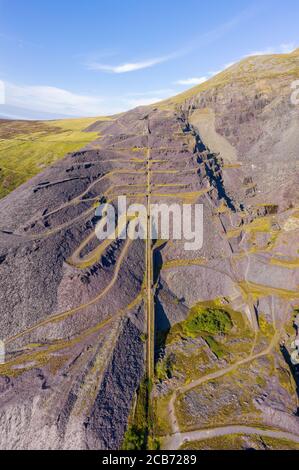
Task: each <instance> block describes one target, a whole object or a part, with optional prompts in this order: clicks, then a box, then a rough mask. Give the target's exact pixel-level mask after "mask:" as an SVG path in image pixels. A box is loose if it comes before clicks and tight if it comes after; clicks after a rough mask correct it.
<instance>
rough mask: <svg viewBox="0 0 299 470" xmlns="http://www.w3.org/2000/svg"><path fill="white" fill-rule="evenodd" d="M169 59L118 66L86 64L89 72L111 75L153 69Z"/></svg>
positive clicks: (160, 58)
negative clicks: (100, 71) (108, 73)
mask: <svg viewBox="0 0 299 470" xmlns="http://www.w3.org/2000/svg"><path fill="white" fill-rule="evenodd" d="M170 58H172V55H169V56H165V57H157V58H155V59H148V60H142V61H140V62H128V63H126V64H120V65H106V64H99V63H97V62H92V63H90V64H88V68H89V69H90V70H102V71H104V72H111V73H127V72H133V71H135V70H141V69H147V68H149V67H153V66H154V65H157V64H161V63H163V62H166V61H167V60H169V59H170Z"/></svg>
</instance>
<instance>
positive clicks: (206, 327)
mask: <svg viewBox="0 0 299 470" xmlns="http://www.w3.org/2000/svg"><path fill="white" fill-rule="evenodd" d="M232 326H233V323H232V320H231V317H230V315H229V314H228V313H227V312H226V311H225V310H223V309H221V308H211V307H209V308H206V309H204V310H203V309H202V307H200V306H198V305H195V306H194V307H192V309H191V311H190V315H189V317H188V318H187V320H186V321H185V322H184V325H183V330H184V333H185V334H187V335H188V336H193V337H194V336H197V335H198V334H200V332H207V333H211V334H223V333H227V332H228V331H229V330H230V329H231V328H232Z"/></svg>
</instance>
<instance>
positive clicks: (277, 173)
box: [0, 51, 299, 449]
mask: <svg viewBox="0 0 299 470" xmlns="http://www.w3.org/2000/svg"><path fill="white" fill-rule="evenodd" d="M298 70H299V53H298V51H297V52H296V53H293V54H289V55H284V56H267V57H255V58H250V59H246V60H245V61H243V62H241V63H240V64H237V65H235V66H233V67H232V68H230V69H228V70H226V71H225V72H223V73H222V74H220V75H219V76H217V77H215V78H214V79H212V80H211V81H209V82H207V84H203V85H202V86H200V87H199V88H195V89H193V90H190V91H189V92H187V93H186V94H183V95H179V96H178V97H175V98H174V99H172V100H168V101H166V102H163V103H160V104H158V105H157V106H150V107H141V108H137V109H135V110H132V111H130V112H127V113H124V114H122V115H121V116H118V117H116V118H115V119H114V120H112V121H110V122H102V121H99V122H98V123H96V124H93V125H92V126H90V128H88V129H87V131H92V132H99V138H98V139H97V140H95V141H94V142H93V143H92V144H89V145H88V146H87V147H86V148H84V149H82V150H81V151H80V152H76V153H73V154H69V155H67V156H66V157H65V158H64V159H63V160H62V161H60V162H58V163H55V164H54V165H53V166H51V167H50V168H48V169H46V170H45V171H44V172H43V173H41V174H40V175H38V176H36V177H34V178H33V179H31V180H30V181H28V182H27V183H25V184H24V185H22V186H21V187H19V188H18V189H16V190H15V191H14V192H12V193H11V194H10V195H8V196H7V197H6V198H4V199H2V200H1V201H0V310H1V312H0V329H1V337H2V339H3V340H4V341H5V350H6V361H5V363H4V364H2V365H0V374H1V376H0V447H1V448H3V449H8V448H19V449H28V448H51V449H69V448H80V449H84V448H89V449H117V448H120V446H121V443H122V440H123V436H124V432H125V430H126V428H127V423H128V419H129V415H130V413H134V409H132V407H133V402H134V396H135V394H136V392H138V387H139V384H140V382H141V380H142V377H143V376H144V373H145V372H144V371H145V342H144V337H145V334H144V333H146V316H147V310H146V308H145V305H146V292H145V288H144V277H145V244H144V242H143V240H134V241H130V240H119V239H118V240H111V242H110V243H108V244H106V245H105V243H104V242H102V243H100V242H99V240H97V238H96V236H95V233H94V229H95V225H96V223H97V222H98V219H97V215H96V213H95V210H96V206H97V205H98V204H99V203H100V202H103V201H106V202H111V203H112V204H114V206H115V208H116V209H117V196H119V195H126V196H127V200H128V203H131V202H135V203H142V204H145V205H146V204H147V201H148V198H150V201H151V203H153V204H154V203H157V204H162V203H169V204H174V203H175V204H177V205H178V206H179V208H182V207H183V204H195V203H198V204H202V205H203V245H202V246H199V247H196V248H195V249H193V250H186V246H185V242H186V240H178V239H176V238H175V237H174V236H173V235H171V236H170V239H169V240H164V241H163V240H157V242H156V243H155V245H154V249H153V259H154V269H153V271H154V272H153V277H154V279H153V285H154V287H153V291H152V292H151V295H152V297H153V299H154V303H155V330H156V332H157V333H158V334H157V337H158V336H159V333H161V332H164V333H165V332H167V331H169V329H170V328H171V327H172V326H175V325H176V324H177V323H179V322H182V321H183V320H185V319H186V318H187V316H188V314H189V309H190V307H192V306H193V305H194V304H197V303H198V302H215V301H217V302H220V303H221V304H222V305H224V306H226V307H227V308H229V309H231V310H233V311H234V312H236V311H237V312H240V315H241V316H242V321H243V330H242V329H240V331H239V333H240V337H239V338H233V339H230V340H227V345H228V349H229V348H231V349H230V352H229V357H228V356H227V357H226V356H225V358H223V359H219V357H218V358H217V351H216V353H215V351H213V350H210V349H212V348H211V344H212V343H211V341H210V340H207V341H210V343H209V342H206V341H204V340H200V341H198V342H196V341H195V342H194V343H192V344H191V345H190V343H189V342H188V341H184V339H183V340H182V341H181V340H180V342H179V343H178V344H172V345H170V346H169V345H167V344H164V345H163V347H162V353H161V350H160V346H161V345H159V346H158V340H157V349H159V354H160V355H161V354H162V357H163V356H165V357H167V355H168V354H170V353H171V354H172V356H176V357H177V363H176V371H177V372H176V373H175V374H173V377H172V379H169V377H168V380H166V381H165V382H163V380H162V379H161V381H162V383H156V388H157V391H156V392H155V393H156V396H158V397H161V396H164V395H165V396H167V394H168V393H169V391H171V390H173V389H174V388H175V387H180V386H183V383H184V380H185V379H186V377H185V375H184V373H185V371H184V370H183V369H182V364H183V362H180V361H179V360H178V358H179V357H181V359H182V358H183V357H185V359H186V357H188V354H191V353H190V351H193V352H194V351H195V352H196V354H197V356H196V357H197V359H196V360H197V361H198V360H200V361H201V360H202V361H203V362H202V363H201V362H195V363H194V367H193V370H192V374H191V375H192V379H194V380H195V379H196V378H199V377H201V375H202V374H205V373H208V371H209V370H210V369H211V368H212V369H213V368H214V367H215V366H217V367H219V368H223V369H225V368H226V367H228V365H229V363H230V362H236V361H237V360H240V358H241V359H242V358H244V355H245V356H248V354H249V353H250V354H251V356H250V357H252V361H253V362H252V366H251V368H250V370H249V372H248V371H247V375H246V371H244V370H242V371H241V372H242V374H243V376H240V378H239V379H238V380H239V385H234V383H231V382H230V381H229V380H227V381H225V380H224V382H223V385H222V387H224V388H223V390H225V396H224V395H223V396H222V401H219V402H218V403H217V406H216V404H215V403H213V404H212V403H210V397H211V395H213V394H214V393H215V394H216V393H220V394H221V390H222V389H221V384H220V385H217V384H214V383H210V382H208V384H206V385H205V388H204V389H203V393H204V395H201V390H200V388H199V389H198V390H197V389H194V390H191V391H189V392H188V394H187V395H186V396H185V398H184V400H183V401H182V403H181V405H180V406H181V408H182V409H183V410H187V413H188V414H189V415H190V416H192V417H193V418H194V419H193V421H194V422H193V421H192V420H190V419H188V420H187V422H186V423H182V426H185V425H186V426H187V425H192V426H194V425H197V426H199V427H200V426H206V425H210V424H211V423H213V424H215V426H216V425H217V424H219V423H216V422H214V418H213V419H212V418H210V417H211V416H214V414H215V410H216V408H217V413H219V416H220V415H221V420H222V421H221V422H222V423H225V419H226V417H227V413H225V412H223V413H222V412H221V410H220V411H219V407H221V406H222V408H225V407H228V408H229V409H230V410H233V411H232V412H231V417H233V419H235V420H239V422H245V423H250V419H252V420H254V422H255V423H256V421H257V420H258V419H261V420H262V421H263V420H264V421H263V422H264V423H265V424H267V425H271V423H272V424H273V426H279V418H278V416H283V422H284V423H288V422H292V429H293V430H294V432H297V428H298V426H297V424H296V423H297V420H298V418H296V417H295V412H296V406H297V405H296V403H297V402H296V393H295V392H294V389H293V388H292V386H293V385H292V383H293V382H292V380H291V378H290V377H291V376H290V374H291V371H290V370H289V369H288V363H287V361H286V360H285V356H283V355H282V354H281V352H280V349H279V344H280V343H281V344H282V343H283V342H284V344H285V347H286V349H287V348H288V342H289V341H290V340H291V338H290V336H288V335H287V332H288V334H289V335H291V333H290V332H289V331H290V328H289V327H290V325H291V320H292V312H293V311H294V308H295V307H296V305H298V298H299V293H298V285H299V272H298V267H299V256H298V249H299V246H298V239H299V238H298V232H299V200H298V199H299V198H298V196H299V190H298V167H297V165H298V148H299V106H295V105H294V104H292V102H291V99H290V96H291V93H292V89H291V83H292V81H294V80H295V79H296V78H298V76H299V72H298ZM149 162H150V163H149ZM149 165H150V168H151V170H150V178H149V169H148V168H149ZM149 179H150V181H149ZM118 215H119V214H118ZM171 228H172V225H171ZM158 238H159V237H158ZM265 325H266V326H265ZM271 335H272V336H271ZM294 335H295V330H294ZM242 336H243V337H242ZM142 339H143V340H142ZM217 340H218V341H219V342H221V341H222V339H221V338H217ZM229 341H230V342H229ZM243 343H244V344H245V343H246V345H245V346H246V347H247V346H248V348H249V349H248V351H247V350H246V348H245V349H242V347H243V346H242V344H243ZM245 346H244V347H245ZM209 347H210V349H209ZM199 348H200V351H201V352H200V354H199V353H198V351H199ZM202 350H205V351H206V353H205V354H206V357H205V358H204V357H203V355H202ZM246 351H247V352H246ZM159 354H157V355H156V356H157V357H158V358H159V357H160V356H159ZM192 354H193V353H192ZM198 354H199V355H198ZM255 355H258V356H257V358H258V359H259V361H261V362H258V363H257V365H256V367H257V369H256V370H255V369H254V367H255V362H254V360H255ZM264 356H265V357H267V361H268V362H267V363H262V358H263V357H264ZM190 357H191V356H190ZM192 357H193V356H192ZM190 360H191V359H190ZM182 361H183V359H182ZM271 361H272V362H271ZM270 369H271V371H274V372H273V378H272V379H271V380H266V378H267V376H268V375H271V374H269V370H270ZM277 371H280V372H279V374H280V375H279V374H278V372H277ZM281 371H283V372H281ZM259 374H260V375H261V376H262V377H263V380H265V382H264V381H263V380H260V381H259V383H258V384H256V385H255V386H252V396H250V397H245V398H244V397H243V395H242V394H240V393H239V392H240V390H239V388H238V390H237V389H236V390H235V391H234V389H233V388H234V386H236V387H239V386H240V383H241V384H243V385H244V384H247V385H245V386H250V384H251V383H252V381H253V380H254V378H255V379H256V378H257V377H259V376H260V375H259ZM277 374H278V375H277ZM282 376H283V377H284V378H285V377H286V376H287V377H288V380H286V379H284V380H283V379H282ZM279 378H280V380H279ZM157 382H159V380H157ZM237 383H238V381H237ZM290 383H291V385H290ZM219 387H220V388H219ZM271 387H272V392H271V390H270V389H271ZM218 389H219V390H218ZM231 391H233V396H231ZM282 396H283V397H284V399H283V400H281V397H282ZM243 399H244V400H248V401H250V400H252V403H253V404H254V406H255V408H254V410H253V408H252V407H251V406H250V405H248V403H247V404H246V406H245V407H242V406H241V405H240V401H241V402H242V400H243ZM209 403H210V405H209ZM221 403H222V405H221ZM209 406H210V409H209ZM133 408H134V407H133ZM178 408H179V409H180V407H178ZM271 410H272V411H273V413H272V414H271ZM257 415H259V416H260V418H257ZM261 416H263V418H261ZM271 416H272V417H273V422H271ZM191 421H192V422H191ZM229 424H233V423H229ZM283 427H284V428H285V427H286V425H284V426H283ZM298 432H299V431H298ZM157 434H159V430H157ZM162 434H163V433H162Z"/></svg>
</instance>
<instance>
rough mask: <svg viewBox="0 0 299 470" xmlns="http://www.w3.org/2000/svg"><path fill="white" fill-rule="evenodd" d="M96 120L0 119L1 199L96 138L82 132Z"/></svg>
mask: <svg viewBox="0 0 299 470" xmlns="http://www.w3.org/2000/svg"><path fill="white" fill-rule="evenodd" d="M99 119H108V118H83V119H67V120H58V121H15V120H4V119H0V198H1V197H3V196H6V195H7V194H9V193H10V192H11V191H12V190H14V189H15V188H16V187H17V186H19V185H20V184H22V183H24V182H25V181H27V180H28V179H29V178H31V177H32V176H34V175H36V174H37V173H40V172H42V171H43V169H44V168H46V167H47V166H49V165H51V164H52V163H54V162H55V161H56V160H58V159H60V158H62V157H63V156H64V155H65V154H66V153H68V152H73V151H75V150H79V149H80V148H82V147H84V146H85V145H86V144H88V143H89V142H91V141H92V140H94V139H95V138H96V137H97V133H86V132H84V129H85V128H86V127H88V126H89V125H90V124H91V123H93V122H95V121H98V120H99Z"/></svg>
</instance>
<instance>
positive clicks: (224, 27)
mask: <svg viewBox="0 0 299 470" xmlns="http://www.w3.org/2000/svg"><path fill="white" fill-rule="evenodd" d="M257 11H258V8H257V7H250V8H249V9H246V10H244V11H242V12H241V13H240V14H238V15H236V16H234V17H233V18H231V19H230V20H228V21H226V22H224V23H223V24H221V25H219V26H217V27H216V28H214V29H212V30H210V31H207V32H206V33H204V34H202V35H200V36H197V37H195V38H193V39H192V40H191V41H189V43H186V44H185V45H184V46H183V47H182V48H180V49H177V50H176V51H172V52H171V53H170V54H167V55H164V56H160V57H155V58H152V59H142V60H138V61H132V62H124V63H122V64H117V65H110V64H104V63H101V62H98V61H89V62H88V63H87V64H86V65H87V68H88V69H89V70H98V71H103V72H110V73H116V74H120V73H128V72H134V71H136V70H142V69H146V68H150V67H153V66H155V65H158V64H162V63H164V62H167V61H169V60H173V59H176V58H178V57H182V56H185V55H187V54H189V53H191V52H192V51H194V50H196V49H200V48H202V47H205V46H207V45H209V44H211V43H213V42H215V41H217V40H219V39H220V38H221V37H222V36H224V35H225V34H226V33H228V32H229V31H230V30H231V29H233V28H235V27H236V26H238V24H239V23H241V22H242V21H244V20H246V19H248V18H249V17H251V16H253V15H255V14H256V13H257Z"/></svg>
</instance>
